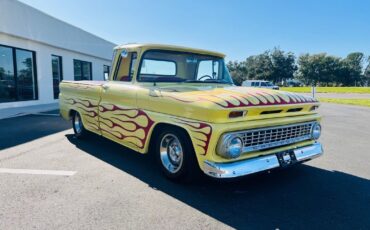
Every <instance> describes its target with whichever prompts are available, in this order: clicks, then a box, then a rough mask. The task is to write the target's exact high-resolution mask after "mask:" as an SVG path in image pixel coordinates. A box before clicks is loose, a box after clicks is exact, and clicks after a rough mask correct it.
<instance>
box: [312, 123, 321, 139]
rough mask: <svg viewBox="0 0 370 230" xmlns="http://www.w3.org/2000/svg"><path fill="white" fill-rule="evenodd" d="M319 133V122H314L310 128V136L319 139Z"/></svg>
mask: <svg viewBox="0 0 370 230" xmlns="http://www.w3.org/2000/svg"><path fill="white" fill-rule="evenodd" d="M320 135H321V125H320V124H319V123H315V124H314V125H313V126H312V129H311V137H312V139H315V140H317V139H319V137H320Z"/></svg>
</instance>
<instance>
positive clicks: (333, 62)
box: [297, 53, 340, 85]
mask: <svg viewBox="0 0 370 230" xmlns="http://www.w3.org/2000/svg"><path fill="white" fill-rule="evenodd" d="M298 64H299V70H298V74H297V77H298V78H299V79H300V80H302V81H303V82H304V83H306V84H309V85H311V84H314V85H316V84H320V85H328V84H329V83H332V82H336V81H337V79H336V78H337V74H338V71H339V70H340V58H338V57H334V56H330V55H327V54H326V53H321V54H314V55H309V54H304V55H301V56H300V57H299V58H298Z"/></svg>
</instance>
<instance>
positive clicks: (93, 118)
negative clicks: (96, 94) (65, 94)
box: [64, 98, 100, 132]
mask: <svg viewBox="0 0 370 230" xmlns="http://www.w3.org/2000/svg"><path fill="white" fill-rule="evenodd" d="M64 101H65V103H66V104H69V105H72V106H73V107H74V109H75V110H77V111H79V112H80V114H81V115H82V116H84V118H85V119H84V122H85V123H84V125H85V126H86V128H90V129H92V130H94V131H96V132H99V130H100V129H99V126H98V125H97V124H98V122H99V117H98V102H93V101H91V100H86V99H74V98H65V99H64Z"/></svg>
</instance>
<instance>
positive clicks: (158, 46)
mask: <svg viewBox="0 0 370 230" xmlns="http://www.w3.org/2000/svg"><path fill="white" fill-rule="evenodd" d="M124 48H126V49H140V48H141V49H144V50H150V49H159V50H172V51H182V52H189V53H199V54H205V55H211V56H217V57H225V54H223V53H219V52H215V51H210V50H203V49H195V48H189V47H184V46H174V45H165V44H150V43H129V44H124V45H119V46H116V47H114V49H115V50H119V49H124Z"/></svg>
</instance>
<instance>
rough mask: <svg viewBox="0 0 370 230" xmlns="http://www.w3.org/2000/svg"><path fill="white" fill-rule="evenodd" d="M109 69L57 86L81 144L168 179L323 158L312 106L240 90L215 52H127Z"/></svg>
mask: <svg viewBox="0 0 370 230" xmlns="http://www.w3.org/2000/svg"><path fill="white" fill-rule="evenodd" d="M112 67H113V68H112V70H113V71H112V73H111V74H110V76H109V81H63V82H62V83H61V84H60V88H61V92H60V97H59V98H60V113H61V115H62V117H63V118H65V119H66V120H72V126H73V130H74V133H75V136H76V137H77V138H84V137H86V135H87V134H88V132H92V133H96V134H98V135H101V136H103V137H106V138H108V139H110V140H112V141H115V142H117V143H119V144H122V145H124V146H126V147H128V148H131V149H133V150H135V151H137V152H139V153H143V154H146V153H151V154H155V158H156V159H157V161H158V165H159V167H160V168H161V170H162V171H163V172H164V174H165V175H166V176H167V177H169V178H172V179H179V180H180V179H184V178H191V176H194V175H193V173H195V172H196V171H197V170H198V169H200V170H201V171H203V172H204V173H205V174H206V175H208V176H211V177H216V178H230V177H239V176H244V175H248V174H253V173H257V172H260V171H265V170H270V169H273V168H279V167H286V166H289V165H293V164H296V163H298V162H304V161H307V160H310V159H313V158H315V157H318V156H320V155H321V154H322V153H323V149H322V146H321V144H320V143H319V142H318V138H319V137H320V133H321V126H320V115H319V114H318V113H317V111H316V109H317V107H318V106H319V102H318V101H317V100H316V99H314V98H311V97H308V96H303V95H298V94H294V93H289V92H281V91H276V90H271V89H262V88H248V87H237V86H235V85H234V84H233V82H232V80H231V77H230V75H229V72H228V70H227V67H226V65H225V61H224V55H223V54H221V53H218V52H212V51H206V50H200V49H192V48H184V47H177V46H167V45H150V44H131V45H123V46H118V47H116V48H115V50H114V59H113V66H112ZM112 154H113V153H112ZM198 171H199V170H198Z"/></svg>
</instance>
